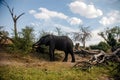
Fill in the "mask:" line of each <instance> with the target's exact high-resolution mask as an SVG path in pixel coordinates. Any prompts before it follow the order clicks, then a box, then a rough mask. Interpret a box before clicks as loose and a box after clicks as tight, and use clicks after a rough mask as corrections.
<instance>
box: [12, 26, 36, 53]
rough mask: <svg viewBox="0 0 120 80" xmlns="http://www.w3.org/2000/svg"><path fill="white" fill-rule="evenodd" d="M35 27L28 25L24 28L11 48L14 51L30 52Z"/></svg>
mask: <svg viewBox="0 0 120 80" xmlns="http://www.w3.org/2000/svg"><path fill="white" fill-rule="evenodd" d="M33 31H34V30H33V28H31V27H28V26H26V28H25V29H22V32H21V36H19V38H14V44H13V45H12V47H11V48H10V49H11V50H12V52H14V53H15V52H23V53H28V52H30V51H31V49H32V44H33V39H34V34H33Z"/></svg>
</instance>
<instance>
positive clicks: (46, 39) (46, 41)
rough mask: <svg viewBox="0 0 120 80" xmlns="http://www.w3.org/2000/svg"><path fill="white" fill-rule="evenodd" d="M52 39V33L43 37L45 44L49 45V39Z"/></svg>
mask: <svg viewBox="0 0 120 80" xmlns="http://www.w3.org/2000/svg"><path fill="white" fill-rule="evenodd" d="M51 40H52V35H47V36H45V37H44V42H45V45H46V46H47V45H49V44H50V41H51Z"/></svg>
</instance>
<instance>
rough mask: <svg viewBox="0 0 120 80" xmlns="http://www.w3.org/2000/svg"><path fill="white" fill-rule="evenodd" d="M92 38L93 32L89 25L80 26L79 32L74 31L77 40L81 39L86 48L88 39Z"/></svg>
mask: <svg viewBox="0 0 120 80" xmlns="http://www.w3.org/2000/svg"><path fill="white" fill-rule="evenodd" d="M90 38H91V32H90V30H89V27H82V26H81V27H80V31H79V32H74V39H75V41H80V42H81V43H82V44H83V48H85V44H86V40H88V39H90Z"/></svg>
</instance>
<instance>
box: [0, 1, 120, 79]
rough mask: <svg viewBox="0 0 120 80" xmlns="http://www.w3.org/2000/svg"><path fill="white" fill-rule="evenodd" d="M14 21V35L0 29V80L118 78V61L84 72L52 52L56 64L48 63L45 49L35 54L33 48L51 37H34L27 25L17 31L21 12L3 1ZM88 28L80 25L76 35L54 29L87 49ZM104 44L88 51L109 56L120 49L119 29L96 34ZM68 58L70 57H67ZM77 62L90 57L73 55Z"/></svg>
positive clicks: (61, 55) (89, 35) (43, 32)
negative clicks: (92, 50)
mask: <svg viewBox="0 0 120 80" xmlns="http://www.w3.org/2000/svg"><path fill="white" fill-rule="evenodd" d="M3 5H4V6H6V7H7V8H8V10H9V12H10V15H11V17H12V19H13V23H14V25H13V26H14V29H13V35H12V36H11V37H9V34H10V33H9V32H7V31H5V30H4V26H1V27H0V80H118V79H120V68H119V66H120V62H119V63H115V62H109V65H97V66H92V67H91V68H89V69H86V70H83V69H81V68H80V67H79V66H78V67H73V66H74V65H75V64H76V63H71V62H70V61H68V62H62V58H63V56H64V54H63V52H61V51H57V50H56V51H55V59H56V61H55V62H50V61H49V56H48V47H46V46H44V45H43V46H42V52H41V53H37V52H36V51H35V50H34V49H32V45H33V43H34V42H36V41H37V40H38V39H39V38H40V37H41V36H43V35H46V34H54V33H49V32H46V31H43V30H42V31H40V34H39V36H40V37H38V38H36V37H35V33H34V28H33V27H30V26H26V27H25V28H23V29H22V30H21V32H17V21H18V19H19V18H20V17H22V15H24V13H22V14H20V15H18V16H16V15H15V13H14V8H10V7H9V5H8V4H7V3H6V2H5V1H4V2H3ZM89 28H90V27H84V26H81V27H80V30H79V32H74V33H65V32H63V31H61V29H60V28H57V27H56V29H55V31H56V32H57V33H58V35H67V36H69V35H70V36H72V37H71V38H72V40H73V41H79V42H81V43H82V44H83V45H82V48H83V49H86V45H85V44H86V41H87V40H89V39H90V38H91V37H92V35H91V31H90V29H89ZM98 36H101V37H102V38H103V39H104V40H105V41H104V42H100V43H99V44H96V45H90V47H88V48H90V49H99V50H103V51H105V52H106V53H108V54H109V53H112V51H115V50H116V47H119V46H120V27H119V26H115V27H113V28H110V29H109V28H107V29H106V30H105V31H103V32H101V33H98ZM69 58H70V57H69ZM75 58H76V62H79V61H88V59H89V57H84V58H83V57H80V56H79V55H78V54H75Z"/></svg>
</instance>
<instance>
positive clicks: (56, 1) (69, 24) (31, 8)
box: [0, 0, 120, 46]
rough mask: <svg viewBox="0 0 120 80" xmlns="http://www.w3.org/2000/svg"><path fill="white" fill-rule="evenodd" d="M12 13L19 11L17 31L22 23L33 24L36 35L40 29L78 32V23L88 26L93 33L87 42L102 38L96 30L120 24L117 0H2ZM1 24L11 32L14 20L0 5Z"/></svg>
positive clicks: (119, 5) (93, 42)
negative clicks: (12, 10) (11, 9)
mask: <svg viewBox="0 0 120 80" xmlns="http://www.w3.org/2000/svg"><path fill="white" fill-rule="evenodd" d="M5 1H6V2H7V3H8V5H9V6H10V8H14V13H15V14H16V15H17V16H18V15H20V14H21V13H23V12H24V13H25V14H24V15H22V16H21V17H20V18H19V19H18V22H17V29H18V31H20V30H21V29H23V28H25V26H31V27H33V28H34V30H35V31H34V32H35V35H38V34H39V33H40V31H42V30H44V31H46V32H51V33H55V28H56V27H58V28H61V31H62V32H66V33H70V32H78V31H79V26H80V25H83V27H88V26H89V27H90V30H91V33H92V37H91V39H90V40H89V41H87V42H86V45H87V46H88V45H94V44H98V43H99V42H100V41H103V39H102V38H101V37H100V36H98V33H99V32H101V31H104V30H105V28H107V27H109V28H112V27H114V26H120V0H5ZM1 3H2V0H0V26H4V30H6V31H8V32H9V33H10V34H12V33H13V21H12V17H11V15H10V13H9V11H8V9H7V8H6V7H5V6H3V5H1Z"/></svg>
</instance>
